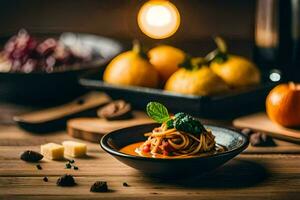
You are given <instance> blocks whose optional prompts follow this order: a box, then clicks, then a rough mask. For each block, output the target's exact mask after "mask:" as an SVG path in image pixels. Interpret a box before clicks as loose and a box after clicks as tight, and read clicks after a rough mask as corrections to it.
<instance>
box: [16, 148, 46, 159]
mask: <svg viewBox="0 0 300 200" xmlns="http://www.w3.org/2000/svg"><path fill="white" fill-rule="evenodd" d="M43 157H44V156H43V155H42V154H40V153H38V152H35V151H30V150H27V151H24V152H23V153H22V154H21V156H20V159H21V160H24V161H27V162H38V161H40V160H41V159H42V158H43Z"/></svg>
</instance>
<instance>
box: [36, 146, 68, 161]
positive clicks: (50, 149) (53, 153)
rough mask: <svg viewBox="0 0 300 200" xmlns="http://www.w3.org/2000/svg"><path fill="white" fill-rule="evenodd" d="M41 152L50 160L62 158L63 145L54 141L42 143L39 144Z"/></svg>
mask: <svg viewBox="0 0 300 200" xmlns="http://www.w3.org/2000/svg"><path fill="white" fill-rule="evenodd" d="M41 154H43V155H44V156H45V158H48V159H51V160H62V159H63V158H64V147H63V146H62V145H60V144H55V143H48V144H44V145H41Z"/></svg>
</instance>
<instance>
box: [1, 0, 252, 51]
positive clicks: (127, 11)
mask: <svg viewBox="0 0 300 200" xmlns="http://www.w3.org/2000/svg"><path fill="white" fill-rule="evenodd" d="M0 2H1V5H0V24H1V28H0V35H2V36H3V35H10V34H12V33H15V32H17V31H18V29H20V28H26V29H27V30H29V31H30V32H33V33H34V32H46V33H49V32H50V33H53V32H63V31H75V32H88V33H94V34H99V35H104V36H109V37H113V38H117V39H119V40H121V41H125V43H126V42H127V43H128V42H129V41H131V40H132V39H133V38H138V39H140V40H141V41H143V42H144V43H146V44H149V45H151V44H152V43H162V42H163V43H171V44H173V45H175V46H180V47H182V48H184V49H188V51H192V52H193V54H198V55H202V54H205V53H207V52H208V51H209V50H211V48H214V46H213V45H214V44H213V42H212V40H211V37H212V36H214V35H222V36H224V37H225V38H226V39H227V41H228V42H229V43H230V46H231V49H232V51H233V52H234V53H239V54H242V55H246V56H251V52H252V45H251V41H253V32H254V14H255V0H173V1H172V2H173V3H174V4H175V5H176V7H177V8H178V9H179V11H180V14H181V18H182V20H181V26H180V28H179V30H178V32H177V33H176V34H175V35H174V36H172V37H171V38H169V39H167V40H163V41H157V40H152V39H150V38H148V37H146V36H145V35H143V34H142V32H141V31H140V30H139V28H138V26H137V21H136V16H137V12H138V9H139V7H140V6H141V5H142V4H143V3H144V2H146V1H144V0H143V1H140V0H1V1H0Z"/></svg>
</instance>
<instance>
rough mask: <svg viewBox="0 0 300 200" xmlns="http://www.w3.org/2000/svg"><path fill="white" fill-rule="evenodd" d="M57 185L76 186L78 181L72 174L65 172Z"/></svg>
mask: <svg viewBox="0 0 300 200" xmlns="http://www.w3.org/2000/svg"><path fill="white" fill-rule="evenodd" d="M56 185H58V186H62V187H64V186H74V185H76V183H75V180H74V178H73V176H72V175H69V174H65V175H63V176H62V177H60V178H58V179H57V181H56Z"/></svg>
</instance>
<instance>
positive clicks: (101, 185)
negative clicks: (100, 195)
mask: <svg viewBox="0 0 300 200" xmlns="http://www.w3.org/2000/svg"><path fill="white" fill-rule="evenodd" d="M90 191H91V192H108V187H107V183H106V182H104V181H96V182H95V183H94V184H93V185H92V186H91V189H90Z"/></svg>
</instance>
